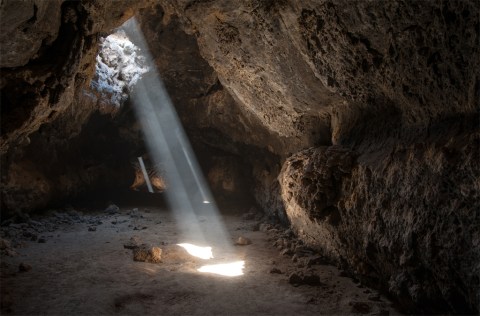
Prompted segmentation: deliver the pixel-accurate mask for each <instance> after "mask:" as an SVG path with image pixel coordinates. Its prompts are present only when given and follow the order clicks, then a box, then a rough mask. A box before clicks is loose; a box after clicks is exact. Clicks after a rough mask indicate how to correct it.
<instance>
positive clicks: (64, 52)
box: [0, 0, 148, 215]
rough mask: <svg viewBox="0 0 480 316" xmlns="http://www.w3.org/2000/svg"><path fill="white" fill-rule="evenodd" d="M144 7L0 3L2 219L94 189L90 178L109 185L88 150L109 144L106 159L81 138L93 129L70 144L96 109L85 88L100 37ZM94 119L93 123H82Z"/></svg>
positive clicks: (133, 4)
mask: <svg viewBox="0 0 480 316" xmlns="http://www.w3.org/2000/svg"><path fill="white" fill-rule="evenodd" d="M147 2H148V1H127V0H124V1H115V2H111V1H107V2H99V1H82V2H76V1H69V2H63V1H22V2H18V1H2V3H1V5H0V14H1V17H0V21H1V25H0V27H1V31H2V32H1V34H2V35H1V45H0V47H1V60H0V61H1V73H2V76H1V80H0V89H1V105H2V116H1V144H0V153H1V168H2V170H1V171H2V172H1V177H2V179H1V185H0V190H1V195H2V199H1V200H2V201H1V202H2V215H6V214H8V213H9V212H12V211H15V210H22V209H23V210H32V209H37V208H39V207H44V206H45V205H47V203H48V202H49V201H51V200H52V199H57V200H58V198H62V197H65V196H68V195H69V194H71V193H75V192H78V191H81V190H82V189H85V188H88V186H89V185H90V186H91V185H96V184H95V182H97V179H110V180H112V182H111V183H115V180H116V179H115V172H112V174H110V171H108V169H110V167H111V166H108V165H107V162H106V161H105V160H103V162H100V161H102V158H100V157H101V156H102V155H103V156H104V155H105V152H104V153H103V154H102V153H100V155H98V152H90V151H91V150H95V149H98V148H105V149H106V148H108V147H109V149H106V151H107V152H108V153H107V154H112V148H111V146H108V145H107V146H104V145H105V144H101V141H100V142H99V143H97V144H98V145H99V146H98V147H97V146H96V145H95V144H94V143H95V142H94V143H92V142H91V138H90V139H88V135H91V134H90V133H91V132H92V131H90V132H89V131H87V132H84V134H83V136H87V137H85V138H83V139H79V138H77V140H76V141H72V142H70V140H71V139H72V138H74V137H75V136H78V135H79V134H80V133H81V131H82V125H84V124H85V122H86V121H87V119H88V118H89V117H90V115H91V113H92V112H94V111H95V110H97V109H98V108H97V105H96V103H95V102H92V101H91V100H90V99H89V98H88V93H86V92H85V91H86V89H87V90H88V84H89V79H90V78H91V77H92V76H93V73H94V69H95V56H96V54H97V51H98V38H99V34H103V32H110V31H111V30H112V29H113V28H114V27H116V26H119V25H120V24H121V23H122V22H123V21H125V20H126V19H128V18H129V17H131V16H132V15H133V14H134V12H135V10H137V9H138V8H141V7H145V5H146V3H147ZM107 12H108V14H107ZM99 121H102V119H98V120H95V119H93V120H91V121H90V123H89V126H90V127H92V126H94V125H95V122H96V123H97V124H98V123H99ZM50 123H52V124H50ZM107 124H108V123H107ZM97 128H100V126H98V125H97ZM107 129H108V128H107ZM108 134H109V133H108V132H107V133H105V135H104V136H103V137H106V136H107V135H108ZM110 136H111V134H110ZM96 139H98V138H96ZM100 139H102V137H100ZM113 147H115V145H113ZM79 152H81V153H82V155H79ZM89 157H90V158H93V159H92V160H93V162H92V161H89V160H90V159H89ZM68 158H72V160H70V161H69V160H68ZM99 158H100V159H99ZM79 160H80V161H79ZM99 162H100V163H99ZM123 163H124V162H123ZM121 164H122V162H120V165H121ZM113 165H114V166H115V165H116V163H115V161H114V162H113ZM123 167H124V166H123ZM102 172H103V173H104V174H105V175H108V176H106V177H102V176H101V174H102ZM117 175H118V174H117ZM122 176H125V174H124V175H122ZM122 176H121V177H122ZM110 180H107V182H110ZM100 182H104V181H100ZM105 185H107V184H106V183H105V182H104V183H103V184H100V187H102V186H105ZM82 187H83V188H82Z"/></svg>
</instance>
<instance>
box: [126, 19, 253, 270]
mask: <svg viewBox="0 0 480 316" xmlns="http://www.w3.org/2000/svg"><path fill="white" fill-rule="evenodd" d="M122 29H123V30H124V31H125V33H126V34H127V36H128V37H129V38H130V39H131V40H132V42H134V43H135V44H136V45H137V46H138V47H139V48H140V50H141V51H142V53H143V56H144V57H145V62H146V65H147V66H148V68H149V69H150V72H149V73H146V74H145V75H144V76H143V77H142V78H141V79H139V80H138V82H137V84H136V85H135V88H134V91H133V93H132V94H131V96H130V97H131V100H132V103H133V106H134V109H135V112H136V114H137V117H138V120H139V122H140V124H141V126H142V129H143V132H144V135H145V140H146V143H147V146H148V148H149V151H150V155H151V157H152V158H153V160H154V162H155V163H156V165H160V164H162V165H163V166H165V169H166V171H167V172H166V179H167V181H168V184H169V188H168V190H167V191H165V194H166V197H167V201H168V202H169V204H170V206H171V207H172V209H173V214H174V216H175V220H176V222H177V224H178V227H179V229H180V233H181V236H182V238H183V239H184V240H185V242H184V243H183V245H186V244H190V245H196V247H197V248H196V250H197V251H199V250H200V249H204V250H205V249H208V248H210V247H211V251H213V255H215V256H216V257H218V256H217V255H216V254H220V258H224V257H222V255H223V256H226V255H225V254H232V253H233V251H232V245H231V240H230V236H229V235H228V234H227V232H226V230H225V226H224V223H223V222H222V220H221V219H220V215H219V211H218V208H217V205H216V203H215V201H214V199H213V197H212V195H211V192H210V190H209V188H208V185H207V183H206V181H205V179H204V177H203V175H202V173H201V170H200V167H199V165H198V163H197V160H196V159H195V155H194V154H193V150H192V148H191V146H190V143H189V141H188V138H187V137H186V134H185V131H184V130H183V127H182V124H181V123H180V120H179V118H178V116H177V113H176V111H175V109H174V107H173V104H172V101H171V100H170V98H169V96H168V93H167V91H166V89H165V87H164V85H163V83H162V80H161V78H160V76H159V74H158V72H157V71H156V67H155V64H154V62H153V59H152V57H151V55H150V53H149V50H148V45H147V43H146V41H145V38H144V37H143V34H142V32H141V30H140V28H139V26H138V24H137V22H136V20H135V18H132V19H130V20H129V21H127V22H126V23H125V24H124V25H123V26H122ZM210 254H211V253H210ZM210 254H207V255H205V254H204V253H200V255H201V256H205V257H209V256H210ZM213 255H212V257H213ZM205 259H207V258H205ZM224 259H225V260H226V261H227V260H228V259H232V258H227V257H225V258H224ZM235 259H236V260H234V261H233V262H230V261H227V262H221V263H219V264H217V265H206V266H203V267H201V268H200V269H198V271H200V272H209V273H217V274H220V275H227V276H237V275H241V274H243V272H242V270H243V266H244V262H243V261H241V263H238V262H239V261H238V258H235ZM225 271H226V272H225ZM232 271H233V272H232Z"/></svg>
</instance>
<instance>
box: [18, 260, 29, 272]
mask: <svg viewBox="0 0 480 316" xmlns="http://www.w3.org/2000/svg"><path fill="white" fill-rule="evenodd" d="M30 270H32V266H31V265H29V264H27V263H23V262H22V263H20V264H19V265H18V271H19V272H28V271H30Z"/></svg>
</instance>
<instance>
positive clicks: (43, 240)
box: [38, 237, 47, 244]
mask: <svg viewBox="0 0 480 316" xmlns="http://www.w3.org/2000/svg"><path fill="white" fill-rule="evenodd" d="M46 242H47V239H45V237H40V238H38V243H40V244H44V243H46Z"/></svg>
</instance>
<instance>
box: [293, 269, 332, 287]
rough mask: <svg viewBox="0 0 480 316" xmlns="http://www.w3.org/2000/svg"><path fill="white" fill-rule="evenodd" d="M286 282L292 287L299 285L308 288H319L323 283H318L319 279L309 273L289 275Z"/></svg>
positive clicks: (298, 272) (300, 272) (301, 272)
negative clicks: (308, 286) (307, 286)
mask: <svg viewBox="0 0 480 316" xmlns="http://www.w3.org/2000/svg"><path fill="white" fill-rule="evenodd" d="M288 282H289V283H290V284H292V285H293V286H300V285H310V286H320V285H322V284H323V283H322V282H321V281H320V277H319V276H318V275H317V274H315V273H313V272H311V271H309V272H306V273H305V272H303V271H297V272H293V273H291V274H290V276H289V277H288Z"/></svg>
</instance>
